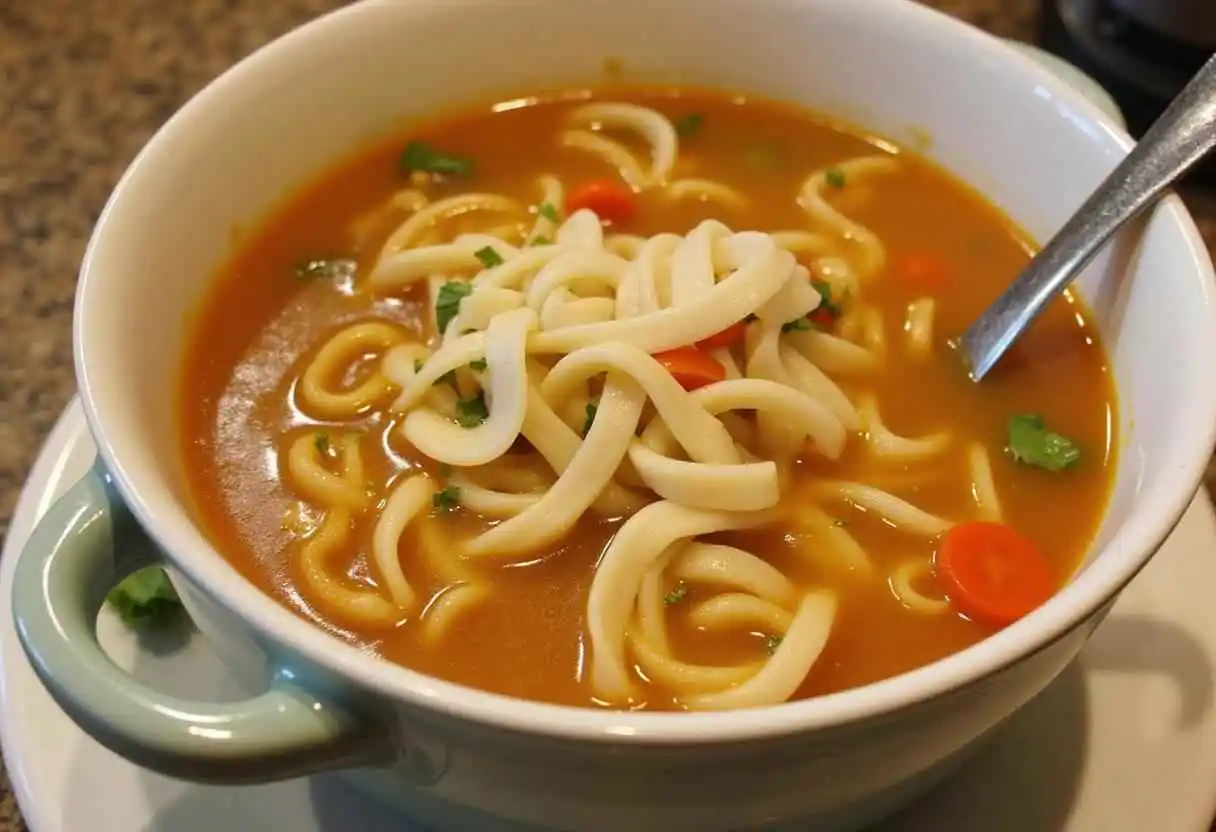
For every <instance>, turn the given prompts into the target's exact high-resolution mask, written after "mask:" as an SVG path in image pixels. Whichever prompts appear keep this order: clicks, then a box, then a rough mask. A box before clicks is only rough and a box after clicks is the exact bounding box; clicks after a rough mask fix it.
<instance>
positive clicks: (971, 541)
mask: <svg viewBox="0 0 1216 832" xmlns="http://www.w3.org/2000/svg"><path fill="white" fill-rule="evenodd" d="M937 575H938V579H939V580H940V581H941V582H942V585H943V588H944V589H945V591H946V594H947V595H948V596H949V597H950V599H951V600H952V601H954V603H955V605H956V606H957V607H958V608H959V611H960V612H962V613H963V614H964V615H966V616H967V617H968V618H971V619H973V620H975V621H979V622H982V623H984V624H989V625H991V626H994V627H1004V626H1006V625H1008V624H1012V623H1013V622H1015V621H1017V620H1018V619H1019V618H1021V617H1023V616H1025V615H1027V614H1029V613H1030V612H1032V611H1034V610H1035V609H1036V608H1038V607H1039V606H1040V605H1042V604H1043V603H1045V602H1046V601H1047V600H1048V599H1049V598H1051V596H1052V594H1053V593H1054V592H1055V581H1054V579H1053V577H1052V574H1051V566H1050V565H1049V564H1048V563H1047V559H1046V558H1045V557H1043V554H1042V553H1041V552H1040V551H1039V550H1038V548H1037V547H1036V546H1035V545H1034V543H1032V542H1031V541H1029V540H1027V539H1026V538H1025V537H1023V536H1022V535H1021V534H1019V533H1018V532H1016V531H1014V530H1013V529H1011V528H1010V527H1009V526H1006V525H1004V524H1002V523H986V522H972V523H960V524H959V525H957V526H955V527H954V528H952V529H951V530H950V531H949V532H947V533H946V536H945V538H944V539H943V540H942V543H941V547H940V548H939V549H938V552H937Z"/></svg>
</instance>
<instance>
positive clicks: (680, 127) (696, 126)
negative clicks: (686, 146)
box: [676, 113, 705, 139]
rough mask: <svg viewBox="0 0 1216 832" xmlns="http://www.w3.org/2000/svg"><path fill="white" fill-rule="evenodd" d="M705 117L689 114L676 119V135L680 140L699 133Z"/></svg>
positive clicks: (698, 114)
mask: <svg viewBox="0 0 1216 832" xmlns="http://www.w3.org/2000/svg"><path fill="white" fill-rule="evenodd" d="M704 121H705V117H704V116H703V115H701V114H700V113H689V114H688V115H685V116H680V117H679V118H678V119H676V133H678V134H679V136H680V138H682V139H687V138H690V137H692V136H695V135H696V134H697V133H700V132H701V125H702V123H704Z"/></svg>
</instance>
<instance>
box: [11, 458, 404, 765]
mask: <svg viewBox="0 0 1216 832" xmlns="http://www.w3.org/2000/svg"><path fill="white" fill-rule="evenodd" d="M156 559H157V552H156V549H155V547H154V546H153V545H152V544H151V542H150V541H149V539H148V538H147V537H146V536H145V535H144V533H143V531H142V530H141V529H140V527H139V525H138V523H136V522H135V520H134V518H133V517H132V516H131V514H130V512H129V511H128V510H127V509H126V506H125V505H124V503H123V501H122V499H121V497H120V496H119V495H118V493H117V491H116V490H115V489H114V487H113V484H112V483H111V481H110V477H109V475H108V473H107V472H106V471H105V470H104V469H103V468H101V466H100V464H98V465H96V466H95V467H94V468H93V469H92V470H91V471H90V472H89V473H88V474H86V475H85V476H84V477H83V478H82V479H81V480H80V481H79V482H78V483H76V485H74V486H72V488H71V489H70V490H69V491H67V493H65V494H64V495H63V496H62V497H60V498H59V500H58V501H56V502H55V504H54V505H53V506H51V508H50V510H49V511H48V512H47V513H46V516H44V517H43V518H42V520H41V521H40V522H39V523H38V526H37V528H35V530H34V532H33V534H32V535H31V536H30V539H29V541H28V542H27V543H26V545H25V548H24V550H23V551H22V552H21V555H20V560H19V561H18V563H17V567H16V575H15V578H14V582H13V615H14V619H15V623H16V626H17V634H18V637H19V639H20V641H21V646H22V648H23V649H24V650H25V654H26V655H27V656H28V657H29V660H30V663H31V664H32V665H33V667H34V671H35V673H37V674H38V678H39V679H41V680H42V684H43V685H44V686H45V687H46V689H47V691H49V692H50V694H51V696H52V697H54V699H55V701H56V702H57V703H58V704H59V706H60V707H61V708H63V710H64V711H65V712H67V714H68V716H70V717H71V718H72V720H73V721H74V722H75V723H76V724H77V725H79V726H80V727H81V728H82V729H83V730H84V731H85V732H86V733H88V734H89V735H90V736H92V737H93V739H95V740H97V741H98V742H99V743H101V744H102V745H104V746H106V747H107V748H109V749H110V750H111V751H113V752H115V753H116V754H119V755H120V756H122V757H125V758H127V759H128V760H130V761H132V762H134V763H136V764H137V765H140V766H143V767H145V768H149V769H151V770H153V771H156V772H160V773H162V774H167V775H169V776H171V777H177V778H180V779H184V780H194V781H198V782H204V783H258V782H267V781H272V780H281V779H286V778H290V777H298V776H302V775H306V774H313V773H316V772H320V771H325V770H331V769H339V768H348V767H352V766H361V765H371V764H377V763H384V762H388V761H390V760H391V759H392V757H393V749H394V747H395V739H394V736H395V733H396V732H395V731H394V730H393V729H392V727H391V724H392V723H391V722H390V721H389V720H387V719H378V718H376V717H374V716H372V715H371V714H362V713H355V712H353V711H352V710H350V709H349V707H348V706H347V705H345V704H342V703H338V702H335V701H333V700H332V699H322V698H320V697H318V696H317V695H315V694H312V693H309V692H308V690H306V689H305V687H303V685H302V680H301V679H300V678H298V677H296V676H295V674H293V673H291V672H290V671H287V670H280V671H278V672H277V673H276V674H275V675H274V678H273V680H272V682H271V685H270V687H269V689H268V690H267V691H266V692H265V693H262V694H260V695H257V696H254V697H252V698H250V699H246V700H244V701H240V702H225V703H210V702H194V701H190V700H187V699H181V698H179V697H175V696H167V695H165V694H162V693H160V692H158V691H155V690H153V689H152V688H149V687H147V686H146V685H144V684H142V683H140V682H138V681H136V680H135V679H134V678H132V677H131V676H130V675H129V674H128V673H127V672H126V671H124V670H122V669H120V668H119V667H118V666H117V665H115V664H114V663H113V662H112V661H111V660H110V659H109V657H107V656H106V654H105V653H104V652H103V651H102V649H101V644H100V643H99V642H98V640H97V633H96V621H97V612H98V610H99V609H100V608H101V605H102V603H103V602H104V600H105V596H106V594H107V592H108V591H109V590H110V588H112V587H113V586H115V585H116V584H117V583H118V582H119V580H121V579H122V578H124V577H125V576H127V575H129V574H131V573H132V572H134V571H136V570H137V569H139V568H142V567H143V566H147V565H150V564H152V563H155V562H156Z"/></svg>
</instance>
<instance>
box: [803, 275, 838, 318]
mask: <svg viewBox="0 0 1216 832" xmlns="http://www.w3.org/2000/svg"><path fill="white" fill-rule="evenodd" d="M811 288H813V289H814V290H815V291H816V292H818V293H819V306H818V307H816V310H815V311H819V310H820V309H822V310H824V311H825V312H826V313H827V314H828V315H830V316H831V317H832V320H836V319H837V318H839V317H840V315H841V312H842V310H841V308H840V304H838V303H837V302H836V301H834V300H832V287H831V286H829V285H828V284H826V283H824V282H823V281H822V280H813V279H812V280H811Z"/></svg>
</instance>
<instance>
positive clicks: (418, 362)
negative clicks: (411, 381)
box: [414, 358, 426, 374]
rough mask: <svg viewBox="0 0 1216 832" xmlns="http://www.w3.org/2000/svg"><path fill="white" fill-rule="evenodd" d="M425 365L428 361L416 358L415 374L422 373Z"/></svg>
mask: <svg viewBox="0 0 1216 832" xmlns="http://www.w3.org/2000/svg"><path fill="white" fill-rule="evenodd" d="M425 366H426V362H425V361H423V360H422V359H421V358H415V359H414V373H415V374H417V373H421V372H422V368H423V367H425Z"/></svg>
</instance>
